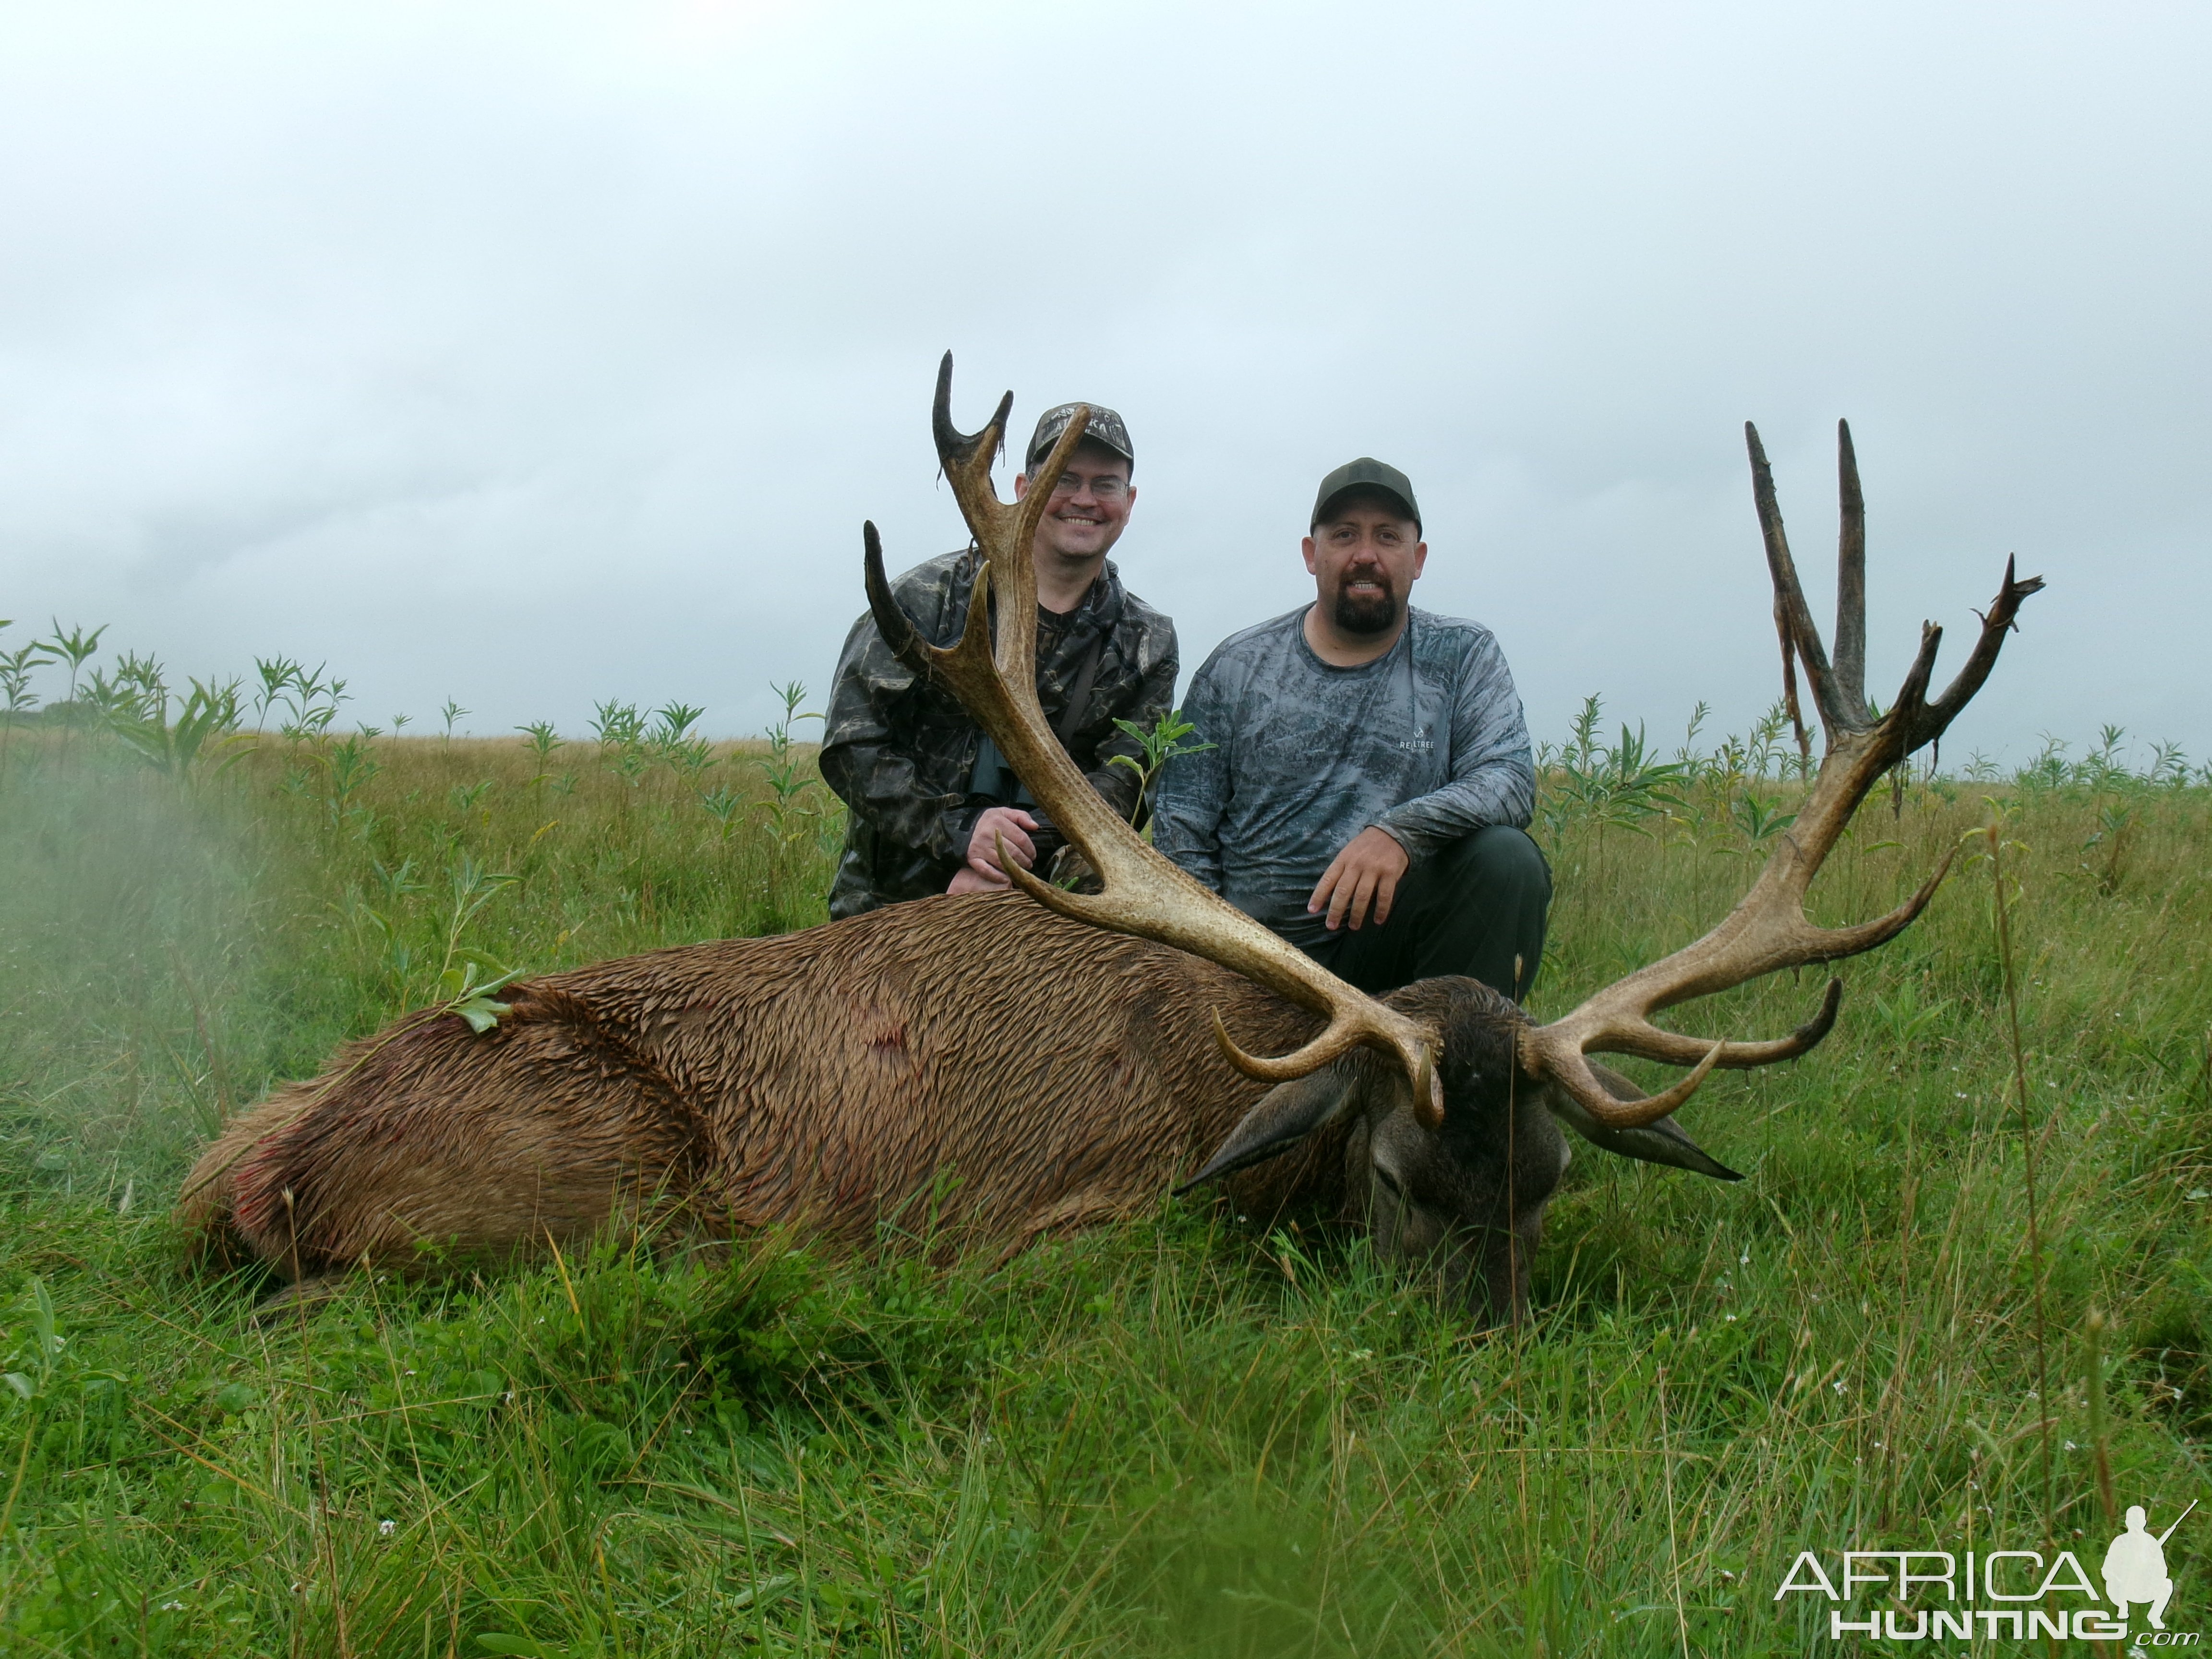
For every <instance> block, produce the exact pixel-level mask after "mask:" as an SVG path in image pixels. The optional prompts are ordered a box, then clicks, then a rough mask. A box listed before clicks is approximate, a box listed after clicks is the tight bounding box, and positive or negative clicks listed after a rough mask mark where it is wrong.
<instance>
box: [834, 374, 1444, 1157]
mask: <svg viewBox="0 0 2212 1659" xmlns="http://www.w3.org/2000/svg"><path fill="white" fill-rule="evenodd" d="M951 376H952V357H951V353H949V352H948V353H946V354H945V361H944V362H943V364H942V365H941V366H940V367H939V370H938V381H937V401H936V407H935V410H934V413H933V422H932V424H933V429H934V431H935V434H936V438H937V448H938V456H939V460H940V461H941V462H942V464H943V465H944V468H945V478H946V480H947V482H949V483H951V486H952V491H953V495H954V498H955V499H956V500H957V501H959V503H960V510H961V513H963V516H965V518H966V519H967V520H968V526H969V529H970V530H972V531H973V532H975V542H976V545H977V547H978V548H979V549H981V552H982V555H983V558H984V561H985V574H979V576H978V578H977V580H976V582H975V588H974V591H973V592H971V593H970V595H969V605H968V616H967V618H966V621H965V623H964V624H963V628H962V630H961V635H960V637H959V639H958V640H957V641H956V642H955V643H954V644H952V645H951V646H950V647H938V646H936V645H933V644H932V643H930V642H929V641H926V640H924V639H922V638H921V636H920V635H919V634H918V632H917V631H916V629H915V627H914V624H913V623H912V621H911V620H910V619H909V618H908V617H907V616H906V614H905V612H904V611H902V609H901V608H900V606H899V604H898V600H897V598H896V595H895V594H893V592H891V588H890V581H889V580H887V579H886V577H885V576H884V568H883V549H882V544H881V541H880V538H878V536H877V534H876V530H875V526H873V525H869V526H866V529H865V530H864V532H863V542H864V544H865V547H866V560H865V562H866V575H867V586H868V604H869V606H870V608H871V609H872V611H874V613H875V617H876V625H877V626H878V628H879V629H881V630H882V631H883V635H884V641H885V642H886V643H887V644H889V645H890V647H891V648H892V650H893V651H894V652H896V653H897V654H898V657H899V659H900V660H901V661H902V662H905V663H907V664H908V665H909V666H911V667H913V668H915V670H916V671H918V672H926V673H927V674H929V675H931V676H932V677H933V678H935V679H936V680H937V681H938V682H939V684H942V685H943V686H945V688H946V689H947V690H950V691H951V693H952V694H953V695H954V696H957V698H958V699H959V700H960V702H962V703H963V705H964V706H965V707H966V708H967V709H968V711H969V714H972V715H974V717H975V721H976V723H977V724H978V725H979V726H981V727H982V728H983V730H984V731H985V732H987V733H989V734H990V738H991V740H992V741H993V742H994V744H997V745H998V747H999V750H1000V753H1001V754H1003V755H1004V756H1005V757H1006V759H1007V761H1008V762H1009V763H1011V764H1012V767H1013V769H1014V771H1015V772H1016V774H1017V775H1018V776H1019V777H1020V778H1021V780H1022V781H1023V782H1024V783H1026V784H1027V785H1028V786H1029V787H1030V793H1033V794H1034V795H1035V796H1036V799H1037V800H1038V801H1039V802H1040V803H1041V804H1042V806H1043V809H1044V810H1045V811H1047V812H1048V813H1049V814H1050V816H1051V818H1052V822H1053V824H1054V827H1055V828H1057V829H1059V830H1060V833H1061V834H1063V835H1064V836H1066V837H1067V839H1068V840H1069V841H1070V842H1073V844H1074V845H1075V846H1076V847H1077V848H1079V849H1080V850H1081V851H1082V853H1083V854H1084V856H1085V858H1086V859H1088V860H1090V862H1091V868H1092V869H1093V870H1095V871H1097V873H1098V875H1099V877H1100V878H1101V880H1102V882H1103V885H1104V889H1105V890H1104V891H1103V892H1102V893H1099V894H1097V895H1095V896H1086V895H1083V894H1079V893H1071V892H1068V891H1066V890H1063V889H1060V888H1059V887H1056V886H1054V885H1053V884H1051V883H1049V882H1047V881H1043V880H1041V879H1039V878H1037V877H1036V876H1034V875H1032V874H1030V872H1028V871H1027V870H1024V869H1023V868H1022V867H1021V866H1019V865H1018V864H1017V863H1015V862H1014V860H1012V859H1011V858H1009V857H1007V856H1006V853H1005V849H1004V845H1003V843H1001V847H1000V868H1002V869H1004V870H1005V871H1006V874H1007V875H1008V877H1009V878H1011V879H1012V881H1013V882H1014V884H1016V885H1017V886H1018V887H1019V888H1020V889H1021V890H1023V891H1024V892H1025V893H1027V894H1028V895H1029V896H1030V897H1031V898H1033V899H1035V900H1036V902H1038V903H1040V904H1042V905H1044V906H1045V907H1046V908H1048V909H1052V910H1056V911H1058V912H1059V913H1060V915H1065V916H1067V917H1069V918H1071V919H1072V920H1073V921H1080V922H1084V923H1086V924H1088V925H1090V926H1091V927H1103V928H1109V929H1111V930H1112V931H1114V932H1116V933H1132V934H1134V935H1136V936H1138V937H1139V938H1142V939H1157V940H1158V941H1159V942H1161V943H1162V944H1164V945H1174V946H1176V947H1177V948H1178V949H1180V950H1185V951H1190V952H1192V953H1193V954H1194V955H1196V956H1201V957H1206V958H1207V959H1208V960H1210V961H1212V962H1215V963H1219V964H1220V965H1221V966H1223V967H1225V968H1227V969H1231V970H1232V971H1233V972H1236V973H1240V974H1243V975H1245V976H1246V977H1247V978H1249V979H1251V980H1254V981H1256V982H1258V983H1259V984H1261V985H1263V986H1265V987H1267V989H1269V990H1271V991H1273V992H1274V993H1276V994H1278V995H1279V996H1282V997H1284V998H1286V999H1287V1000H1290V1001H1292V1002H1295V1003H1297V1004H1298V1005H1299V1006H1303V1007H1306V1008H1310V1009H1312V1010H1313V1011H1314V1012H1316V1013H1320V1014H1323V1015H1325V1016H1327V1018H1328V1024H1327V1026H1326V1028H1325V1029H1324V1030H1322V1033H1321V1034H1320V1035H1319V1036H1316V1038H1314V1039H1313V1040H1312V1041H1311V1042H1308V1043H1307V1044H1306V1045H1305V1046H1304V1047H1303V1048H1300V1049H1298V1050H1297V1053H1295V1054H1288V1055H1285V1056H1283V1057H1281V1058H1279V1059H1271V1060H1263V1059H1257V1058H1255V1057H1254V1056H1252V1055H1250V1054H1246V1053H1244V1051H1243V1049H1241V1048H1238V1047H1237V1045H1236V1043H1235V1042H1233V1041H1231V1040H1230V1038H1229V1037H1228V1034H1227V1032H1226V1031H1225V1030H1224V1031H1222V1032H1221V1033H1220V1041H1221V1042H1222V1046H1223V1050H1224V1052H1225V1054H1227V1055H1228V1057H1229V1058H1230V1060H1231V1061H1232V1062H1233V1063H1235V1064H1236V1065H1237V1066H1239V1067H1240V1068H1241V1069H1243V1070H1244V1071H1245V1072H1247V1073H1249V1074H1250V1075H1252V1076H1254V1077H1258V1078H1264V1079H1268V1080H1270V1081H1276V1082H1280V1081H1284V1080H1285V1079H1289V1078H1292V1077H1302V1076H1304V1075H1305V1074H1306V1073H1309V1072H1311V1071H1314V1070H1316V1069H1318V1068H1319V1067H1320V1066H1325V1065H1327V1064H1328V1063H1329V1062H1330V1061H1331V1060H1335V1059H1337V1058H1339V1057H1340V1056H1341V1055H1342V1054H1345V1053H1346V1052H1348V1051H1349V1050H1350V1049H1351V1048H1353V1047H1355V1046H1357V1045H1358V1044H1361V1043H1365V1044H1368V1045H1369V1046H1370V1047H1374V1048H1380V1049H1382V1050H1383V1051H1384V1052H1386V1053H1389V1054H1392V1055H1393V1056H1395V1058H1396V1059H1397V1060H1398V1061H1399V1063H1400V1064H1401V1066H1404V1068H1405V1071H1406V1075H1407V1078H1408V1079H1410V1080H1411V1082H1412V1084H1413V1102H1414V1107H1415V1109H1416V1110H1417V1111H1418V1112H1419V1114H1420V1115H1422V1117H1423V1118H1424V1119H1425V1120H1427V1121H1429V1122H1430V1123H1431V1127H1434V1126H1436V1125H1438V1124H1441V1122H1442V1121H1443V1084H1442V1081H1441V1079H1439V1077H1438V1076H1437V1070H1436V1059H1435V1056H1436V1050H1437V1044H1438V1041H1439V1039H1438V1036H1437V1033H1436V1032H1435V1031H1434V1030H1431V1029H1430V1028H1429V1027H1427V1026H1425V1025H1424V1024H1420V1023H1419V1022H1418V1021H1416V1020H1414V1019H1413V1018H1409V1017H1408V1016H1407V1015H1405V1014H1402V1013H1401V1012H1398V1011H1397V1010H1396V1009H1394V1008H1391V1007H1389V1006H1387V1005H1385V1004H1383V1003H1380V1002H1377V1001H1376V1000H1374V999H1372V998H1370V997H1369V996H1367V995H1365V994H1364V993H1362V992H1360V991H1358V990H1355V989H1353V988H1352V987H1351V986H1349V985H1346V983H1345V982H1344V981H1341V980H1340V979H1338V978H1337V977H1336V976H1335V975H1333V974H1330V973H1329V972H1328V970H1327V969H1323V968H1322V966H1321V964H1320V963H1316V962H1315V961H1314V960H1313V959H1312V958H1311V957H1309V956H1307V955H1306V954H1305V953H1304V951H1300V950H1298V949H1297V947H1296V946H1294V945H1289V944H1286V943H1285V941H1284V940H1282V939H1279V938H1278V937H1277V936H1276V935H1275V934H1274V933H1271V932H1269V931H1268V930H1267V928H1266V927H1262V926H1261V924H1260V923H1258V922H1256V921H1253V920H1252V918H1251V917H1249V916H1248V915H1245V914H1244V913H1243V911H1241V910H1238V909H1237V908H1235V907H1234V906H1233V905H1231V904H1230V903H1228V902H1226V901H1225V900H1224V899H1222V898H1221V897H1220V896H1218V895H1217V894H1214V893H1212V892H1211V891H1209V890H1206V888H1204V887H1202V886H1200V884H1198V883H1197V882H1195V881H1194V880H1192V879H1191V878H1190V877H1188V875H1186V874H1184V873H1183V872H1182V871H1181V870H1179V869H1177V868H1176V866H1174V865H1173V864H1171V863H1170V862H1169V861H1168V860H1167V859H1166V858H1165V857H1164V855H1163V854H1159V853H1158V852H1156V851H1155V850H1154V849H1153V848H1152V846H1151V845H1150V844H1149V843H1147V842H1145V841H1144V840H1143V839H1142V838H1141V837H1139V836H1138V835H1137V833H1136V831H1135V830H1133V829H1131V828H1130V827H1129V825H1128V823H1127V821H1125V820H1124V819H1123V818H1122V817H1121V814H1120V813H1118V812H1116V811H1115V810H1114V809H1113V808H1112V807H1110V806H1109V805H1107V804H1106V802H1105V801H1104V800H1103V799H1102V798H1101V797H1100V796H1099V794H1098V793H1097V791H1096V790H1095V789H1093V788H1092V787H1091V784H1090V781H1089V780H1088V779H1086V778H1085V776H1084V775H1083V774H1082V773H1081V772H1080V771H1079V770H1078V769H1077V768H1076V765H1075V763H1074V762H1073V760H1071V759H1070V758H1069V757H1068V754H1067V751H1066V750H1065V749H1063V748H1061V747H1060V740H1059V738H1058V737H1057V736H1056V735H1055V734H1054V732H1053V730H1052V726H1051V724H1050V723H1049V722H1048V720H1046V719H1045V717H1044V710H1043V708H1042V706H1040V704H1039V703H1038V702H1037V696H1036V567H1035V566H1034V564H1033V563H1032V562H1031V557H1030V546H1031V544H1032V543H1033V541H1034V540H1035V538H1036V529H1037V526H1038V524H1039V523H1040V522H1041V521H1042V518H1043V515H1044V513H1045V511H1046V509H1047V508H1048V506H1049V505H1050V502H1051V497H1052V490H1053V486H1054V483H1057V482H1058V480H1059V477H1060V472H1061V471H1062V470H1063V469H1064V468H1065V467H1066V465H1067V462H1068V460H1069V459H1070V458H1071V457H1072V456H1073V454H1074V453H1075V448H1076V446H1077V445H1078V444H1079V443H1081V442H1082V441H1083V435H1084V432H1085V428H1087V426H1088V424H1089V422H1090V418H1091V411H1090V410H1088V409H1087V408H1079V409H1078V410H1076V413H1075V416H1074V418H1073V420H1071V421H1070V422H1068V423H1067V427H1066V430H1065V431H1063V432H1062V433H1061V434H1060V440H1059V441H1058V442H1057V443H1055V444H1054V446H1053V451H1052V453H1051V455H1050V456H1049V457H1048V459H1046V460H1045V461H1044V462H1043V464H1042V465H1040V466H1039V467H1038V468H1037V470H1036V476H1035V477H1033V478H1032V479H1031V480H1030V488H1029V489H1028V490H1027V492H1026V493H1025V494H1024V496H1023V497H1022V499H1021V501H1019V502H1018V503H1014V504H1010V503H1007V502H1005V501H1000V499H999V497H998V493H997V491H996V490H995V489H993V488H992V484H991V462H992V459H993V457H994V454H995V453H996V452H997V448H998V442H999V437H1000V435H1002V434H1003V433H1004V431H1005V428H1006V417H1007V415H1008V413H1009V411H1010V403H1007V402H1002V403H1001V404H1000V405H999V410H998V413H997V414H995V415H994V416H992V419H991V422H990V424H989V425H987V426H986V427H985V428H983V430H982V431H981V432H980V433H977V434H975V435H973V436H969V435H966V434H963V433H962V432H961V431H959V430H958V428H956V427H954V425H953V424H952V417H951V385H952V380H951ZM1010 396H1011V394H1010ZM994 600H995V603H996V612H997V614H996V632H997V641H996V645H995V649H994V643H993V640H992V634H993V623H994V618H993V614H992V612H993V604H994ZM1216 1024H1217V1025H1218V1019H1217V1022H1216Z"/></svg>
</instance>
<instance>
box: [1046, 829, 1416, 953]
mask: <svg viewBox="0 0 2212 1659" xmlns="http://www.w3.org/2000/svg"><path fill="white" fill-rule="evenodd" d="M1009 844H1010V845H1011V843H1009ZM1412 862H1413V860H1412V859H1411V858H1409V857H1407V854H1406V849H1405V848H1402V847H1401V846H1400V845H1399V844H1398V838H1397V837H1396V836H1394V835H1392V834H1391V833H1390V832H1389V830H1387V829H1383V828H1381V827H1380V826H1378V825H1375V824H1370V825H1369V826H1368V827H1367V828H1366V829H1362V830H1361V831H1360V832H1359V833H1358V835H1356V836H1353V837H1352V840H1351V842H1349V843H1348V844H1347V845H1346V847H1345V849H1344V850H1343V851H1342V852H1341V853H1339V854H1337V855H1336V857H1335V859H1334V860H1333V861H1331V863H1330V865H1329V866H1328V869H1326V870H1324V871H1322V874H1321V879H1320V880H1319V881H1317V882H1316V883H1315V884H1314V890H1313V896H1312V897H1311V898H1310V899H1308V900H1307V901H1306V914H1307V915H1318V914H1319V913H1320V911H1321V908H1322V906H1323V905H1327V906H1328V930H1329V932H1331V933H1334V932H1335V931H1336V930H1337V929H1338V928H1339V927H1342V926H1343V925H1344V922H1345V920H1346V916H1347V915H1348V916H1349V917H1350V919H1351V922H1352V928H1353V930H1354V931H1355V932H1356V931H1358V927H1359V924H1360V923H1361V922H1363V921H1365V920H1366V919H1367V906H1368V902H1369V901H1370V899H1371V900H1372V901H1373V902H1374V905H1375V925H1376V927H1381V926H1382V925H1383V923H1384V922H1386V921H1389V919H1390V901H1391V900H1392V899H1394V898H1395V897H1396V896H1397V894H1398V878H1400V877H1401V876H1402V875H1404V874H1405V873H1406V866H1407V865H1409V864H1411V863H1412Z"/></svg>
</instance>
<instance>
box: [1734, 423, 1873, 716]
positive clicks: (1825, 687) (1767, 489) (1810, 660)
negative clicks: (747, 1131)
mask: <svg viewBox="0 0 2212 1659" xmlns="http://www.w3.org/2000/svg"><path fill="white" fill-rule="evenodd" d="M1743 438H1744V444H1745V447H1747V448H1748V449H1749V450H1750V452H1751V493H1752V501H1753V505H1754V506H1755V507H1757V508H1758V511H1759V534H1760V536H1761V537H1762V538H1765V543H1766V565H1767V568H1768V570H1769V571H1770V572H1771V574H1772V575H1773V578H1774V607H1775V610H1776V611H1777V613H1778V617H1779V618H1780V621H1781V622H1782V623H1784V624H1785V625H1786V626H1787V628H1788V630H1789V639H1790V642H1791V643H1792V644H1794V645H1795V646H1796V647H1797V655H1798V656H1799V657H1800V658H1801V659H1803V661H1804V664H1805V678H1807V679H1808V680H1810V681H1811V682H1812V684H1813V702H1814V707H1816V708H1819V709H1820V724H1821V725H1822V726H1825V727H1826V728H1827V732H1828V738H1829V741H1830V742H1831V743H1832V742H1833V741H1834V740H1835V738H1836V737H1837V736H1838V734H1839V733H1842V732H1857V731H1863V730H1864V729H1865V727H1866V725H1867V718H1866V699H1865V697H1864V696H1861V697H1860V699H1859V701H1858V706H1857V708H1853V707H1852V706H1851V705H1850V703H1849V702H1847V701H1846V700H1845V699H1844V696H1843V695H1842V692H1841V689H1840V688H1839V687H1838V684H1837V683H1836V676H1835V673H1834V671H1833V670H1832V668H1831V667H1830V666H1829V663H1828V653H1827V648H1826V647H1825V646H1823V645H1822V644H1821V643H1820V629H1819V628H1818V627H1817V626H1815V625H1814V621H1813V611H1812V608H1811V607H1810V606H1809V605H1807V604H1806V603H1805V589H1804V587H1803V586H1802V584H1800V583H1799V581H1798V580H1797V562H1796V560H1795V559H1793V558H1791V557H1790V538H1789V536H1788V535H1787V534H1786V533H1785V532H1784V530H1783V528H1782V508H1781V507H1780V506H1779V505H1778V504H1777V502H1776V501H1775V499H1774V470H1773V468H1771V467H1770V466H1769V465H1767V464H1766V449H1765V446H1764V445H1762V444H1761V443H1760V442H1759V428H1757V427H1755V426H1753V424H1752V423H1751V422H1749V421H1746V422H1744V423H1743ZM1785 663H1786V659H1785Z"/></svg>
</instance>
